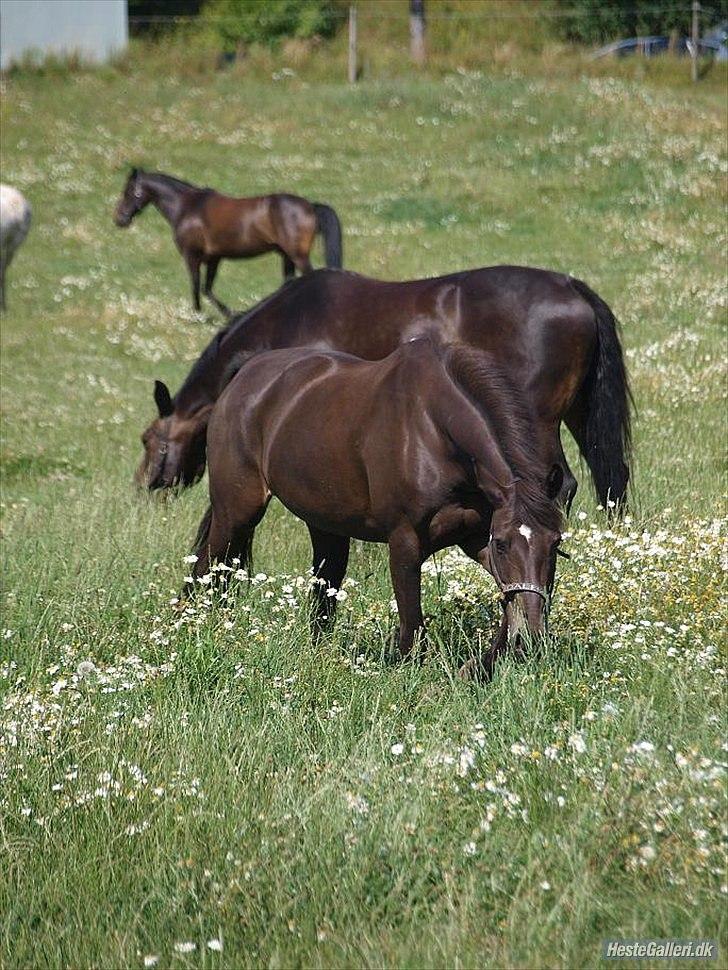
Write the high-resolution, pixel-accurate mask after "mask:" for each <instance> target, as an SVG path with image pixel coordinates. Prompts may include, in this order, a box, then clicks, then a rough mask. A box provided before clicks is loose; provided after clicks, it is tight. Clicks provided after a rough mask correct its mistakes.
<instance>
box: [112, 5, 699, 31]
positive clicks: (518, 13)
mask: <svg viewBox="0 0 728 970" xmlns="http://www.w3.org/2000/svg"><path fill="white" fill-rule="evenodd" d="M352 6H354V7H356V8H357V16H358V17H359V18H371V19H372V20H377V21H380V20H390V21H398V22H400V23H406V22H407V19H408V14H407V12H406V11H400V12H396V11H394V10H393V9H392V8H391V7H388V6H387V4H386V3H382V4H381V6H378V7H377V9H376V12H375V11H374V10H373V9H372V8H370V7H359V6H358V5H357V4H352ZM609 8H610V4H605V5H604V9H605V10H609ZM615 9H617V8H616V7H615ZM618 9H619V13H620V14H622V15H624V16H633V17H640V16H642V17H644V16H658V15H675V14H686V15H687V14H689V13H690V12H691V10H692V4H690V3H673V4H657V5H655V6H649V7H645V6H642V7H633V8H626V7H622V6H621V5H620V6H619V8H618ZM585 12H586V11H585V8H584V7H572V8H568V9H561V8H555V7H547V6H545V5H543V6H542V5H540V4H539V3H537V2H534V3H533V4H532V5H531V9H530V10H529V9H528V8H524V7H519V8H518V9H516V8H514V9H512V10H509V9H508V8H504V7H493V8H492V9H487V10H486V9H482V10H477V11H476V10H467V11H466V10H443V11H438V10H437V8H435V9H434V11H433V10H432V9H431V8H430V7H428V9H427V12H426V14H425V21H426V22H427V23H430V22H431V21H446V22H451V23H457V22H459V21H464V22H467V21H478V20H481V21H489V20H533V21H539V20H554V19H568V18H572V19H578V18H582V17H584V15H585ZM330 16H331V17H332V18H335V19H336V20H339V21H340V22H342V23H344V22H346V21H347V20H348V19H349V11H348V9H346V8H345V7H341V8H338V9H335V10H333V11H331V14H330ZM204 19H205V22H206V23H230V24H233V23H236V22H237V21H236V18H235V17H229V16H225V15H222V14H211V13H208V12H206V13H205V17H204ZM195 22H198V23H199V22H200V15H199V14H150V15H136V14H135V15H130V16H129V24H130V25H132V26H136V25H140V26H141V25H146V24H160V25H161V24H169V25H174V24H189V23H191V24H193V23H195Z"/></svg>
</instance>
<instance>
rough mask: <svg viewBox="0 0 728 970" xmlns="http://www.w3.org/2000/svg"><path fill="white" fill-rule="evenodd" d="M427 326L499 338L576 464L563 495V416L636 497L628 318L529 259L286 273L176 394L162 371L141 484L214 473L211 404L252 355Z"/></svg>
mask: <svg viewBox="0 0 728 970" xmlns="http://www.w3.org/2000/svg"><path fill="white" fill-rule="evenodd" d="M421 335H430V336H432V337H434V338H435V339H437V340H438V341H440V342H442V343H458V344H465V345H467V346H470V347H472V348H475V349H477V350H483V351H486V352H487V353H489V354H490V355H491V357H492V358H493V360H494V361H496V363H497V364H498V365H499V366H500V367H501V368H502V369H503V371H504V373H505V374H506V376H507V377H508V379H509V380H510V381H511V382H512V383H513V384H514V385H516V386H518V387H520V388H521V390H522V392H523V394H524V395H525V397H526V399H527V401H528V404H529V407H530V408H531V409H532V411H533V413H534V415H535V419H534V420H535V422H536V424H535V433H536V435H537V437H538V439H539V442H540V445H541V446H542V447H543V448H544V449H545V451H546V452H547V454H548V458H549V460H550V461H551V462H552V463H556V464H559V465H560V466H561V468H562V470H563V472H564V482H563V487H562V491H561V495H560V499H561V501H562V502H563V504H564V505H565V506H566V507H567V508H568V506H569V504H570V502H571V500H572V499H573V496H574V493H575V492H576V480H575V478H574V476H573V475H572V473H571V470H570V469H569V466H568V465H567V463H566V458H565V457H564V453H563V450H562V447H561V440H560V426H561V422H562V421H564V422H565V423H566V425H567V427H568V428H569V430H570V431H571V433H572V434H573V436H574V438H575V439H576V442H577V444H578V446H579V449H580V451H581V453H582V455H583V456H584V459H585V461H586V463H587V464H588V466H589V469H590V470H591V474H592V478H593V481H594V486H595V488H596V492H597V495H598V497H599V500H600V501H601V502H602V503H607V501H609V500H611V501H613V502H615V503H617V504H619V503H622V502H623V501H624V499H625V493H626V491H627V483H628V481H629V456H630V393H629V385H628V381H627V374H626V370H625V365H624V358H623V354H622V347H621V345H620V341H619V335H618V328H617V322H616V320H615V318H614V316H613V314H612V311H611V310H610V308H609V307H608V306H607V304H606V303H605V302H604V301H603V300H602V299H601V298H600V297H599V296H597V294H596V293H594V292H593V291H592V290H591V289H590V288H589V287H588V286H587V285H586V284H585V283H582V282H581V281H580V280H577V279H574V278H573V277H571V276H566V275H564V274H563V273H552V272H548V271H546V270H541V269H528V268H524V267H518V266H494V267H490V268H487V269H477V270H469V271H466V272H462V273H454V274H452V275H450V276H441V277H437V278H435V279H426V280H413V281H409V282H404V283H385V282H380V281H378V280H373V279H368V278H367V277H366V276H359V275H358V274H355V273H350V272H344V271H332V270H317V271H315V272H313V273H310V274H308V275H306V276H304V277H301V278H300V279H296V280H292V281H291V282H289V283H287V284H285V285H284V286H283V287H281V288H280V289H279V290H277V291H276V292H275V293H273V294H272V296H269V297H268V298H267V299H265V300H263V301H262V302H261V303H259V304H258V305H257V306H255V307H253V309H252V310H250V311H248V312H247V313H244V314H241V315H239V316H237V317H235V318H234V320H233V322H232V323H231V324H230V325H229V326H228V327H227V328H226V329H224V330H221V331H220V332H219V333H218V334H217V335H216V336H215V337H214V339H213V340H212V341H211V343H210V344H209V346H208V347H207V348H206V349H205V351H204V352H203V353H202V355H201V356H200V358H199V360H198V361H197V363H196V364H195V365H194V366H193V368H192V370H191V371H190V373H189V375H188V376H187V379H186V380H185V382H184V383H183V385H182V387H181V388H180V390H179V391H178V392H177V394H176V395H175V397H174V399H173V398H172V396H171V395H170V393H169V390H168V389H167V387H166V385H164V384H163V383H162V382H161V381H158V382H157V383H156V385H155V391H154V397H155V401H156V404H157V409H158V411H159V416H158V417H157V418H156V419H155V420H154V421H153V422H152V423H151V424H150V425H149V427H148V428H147V429H146V430H145V432H144V434H143V435H142V441H143V443H144V457H143V459H142V462H141V464H140V466H139V468H138V470H137V473H136V476H135V477H136V481H137V484H139V485H140V486H143V487H147V488H150V489H160V488H162V489H168V488H171V487H173V486H185V485H191V484H193V483H194V482H196V481H197V480H198V479H199V478H200V477H201V476H202V474H203V472H204V470H205V434H206V431H207V422H208V420H209V417H210V413H211V412H212V409H213V406H214V404H215V402H216V401H217V399H218V397H219V396H220V394H221V393H222V391H223V389H224V388H225V386H226V385H227V383H228V382H229V380H230V378H231V377H232V375H233V374H234V373H235V370H236V368H238V367H239V366H240V365H241V364H242V363H243V361H244V360H245V359H247V358H248V357H250V356H251V355H252V354H255V353H258V352H259V351H261V350H269V349H275V348H283V347H314V348H321V349H330V350H339V351H343V352H346V353H349V354H353V355H354V356H356V357H361V358H363V359H365V360H380V359H382V358H384V357H386V356H387V355H388V354H390V353H391V352H392V351H393V350H394V349H395V348H396V347H397V346H398V345H400V344H402V343H404V342H406V341H407V340H410V339H411V338H412V337H416V336H421Z"/></svg>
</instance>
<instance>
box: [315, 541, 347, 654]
mask: <svg viewBox="0 0 728 970" xmlns="http://www.w3.org/2000/svg"><path fill="white" fill-rule="evenodd" d="M308 531H309V534H310V536H311V545H312V547H313V574H314V576H315V577H316V579H318V580H319V582H318V583H316V585H315V586H314V587H313V594H312V598H313V610H312V615H311V626H312V629H313V634H314V637H318V636H319V634H320V633H321V632H322V631H323V630H324V629H325V627H327V626H328V625H329V624H330V622H331V620H332V619H333V617H334V613H335V612H336V597H335V596H333V595H332V596H329V595H328V591H329V590H330V589H335V590H337V591H338V589H339V587H340V586H341V582H342V580H343V578H344V574H345V573H346V566H347V563H348V562H349V539H348V538H346V537H345V536H337V535H332V534H331V533H330V532H321V531H320V530H319V529H315V528H314V527H313V526H312V525H310V526H309V527H308Z"/></svg>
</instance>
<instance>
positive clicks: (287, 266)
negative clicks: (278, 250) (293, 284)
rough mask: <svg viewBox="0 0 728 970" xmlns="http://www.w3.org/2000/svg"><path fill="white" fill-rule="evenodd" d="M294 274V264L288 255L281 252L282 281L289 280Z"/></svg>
mask: <svg viewBox="0 0 728 970" xmlns="http://www.w3.org/2000/svg"><path fill="white" fill-rule="evenodd" d="M295 275H296V264H295V263H294V262H293V260H292V259H291V257H290V256H288V255H287V254H286V253H284V254H283V281H284V282H285V281H286V280H291V279H293V277H294V276H295Z"/></svg>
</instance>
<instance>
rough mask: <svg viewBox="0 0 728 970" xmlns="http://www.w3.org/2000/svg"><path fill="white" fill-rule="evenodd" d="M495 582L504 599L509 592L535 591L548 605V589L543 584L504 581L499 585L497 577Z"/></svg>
mask: <svg viewBox="0 0 728 970" xmlns="http://www.w3.org/2000/svg"><path fill="white" fill-rule="evenodd" d="M496 582H497V583H498V586H499V587H500V591H501V593H502V594H503V599H504V600H505V599H506V597H507V596H508V594H509V593H537V594H538V595H539V596H540V597H541V599H542V600H543V601H544V603H546V605H547V606H548V602H549V594H548V590H547V589H545V588H544V587H543V586H537V585H536V584H535V583H506V584H505V585H501V584H500V582H498V579H497V578H496Z"/></svg>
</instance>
